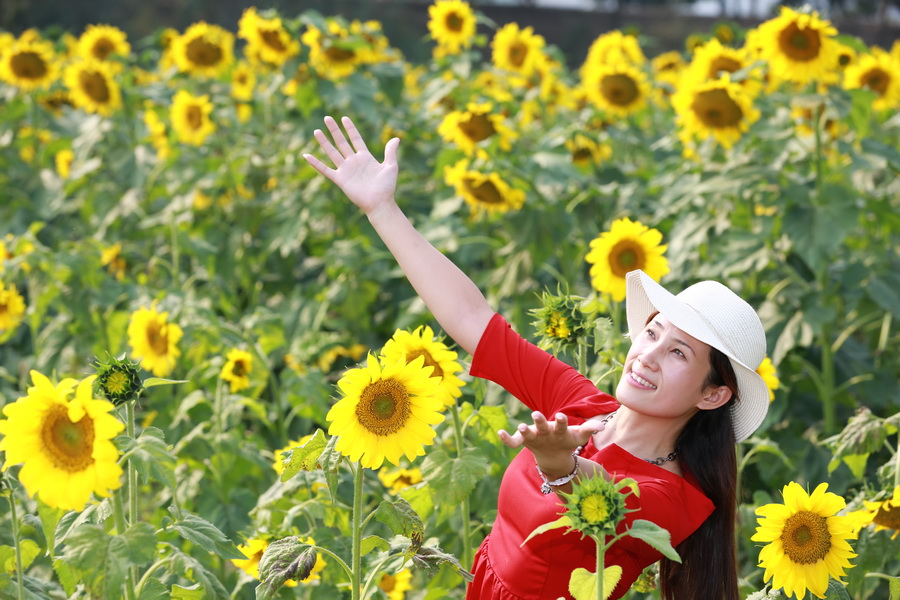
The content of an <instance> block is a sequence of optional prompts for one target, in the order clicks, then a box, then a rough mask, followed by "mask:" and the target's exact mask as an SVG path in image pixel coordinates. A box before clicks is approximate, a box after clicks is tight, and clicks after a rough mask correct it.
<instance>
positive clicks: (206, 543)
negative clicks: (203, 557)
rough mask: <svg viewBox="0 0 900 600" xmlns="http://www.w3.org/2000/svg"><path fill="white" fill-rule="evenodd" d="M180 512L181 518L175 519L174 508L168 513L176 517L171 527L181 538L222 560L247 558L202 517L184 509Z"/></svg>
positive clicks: (176, 512)
mask: <svg viewBox="0 0 900 600" xmlns="http://www.w3.org/2000/svg"><path fill="white" fill-rule="evenodd" d="M180 512H181V515H182V516H181V518H177V514H178V513H179V510H178V509H177V508H176V507H174V506H170V507H169V513H170V514H172V516H173V517H176V518H175V520H174V521H173V522H172V527H173V528H174V529H175V531H177V532H178V533H179V534H180V535H181V537H183V538H184V539H186V540H188V541H190V542H192V543H193V544H195V545H197V546H199V547H200V548H203V549H204V550H207V551H209V552H211V553H213V554H216V555H218V556H219V557H221V558H223V559H231V558H238V559H245V558H247V557H246V556H244V555H243V554H242V553H241V551H240V550H238V549H237V546H235V545H234V543H233V542H232V541H231V540H229V539H228V538H227V537H225V534H224V533H222V532H221V531H219V528H218V527H216V526H215V525H213V524H212V523H210V522H209V521H207V520H206V519H204V518H203V517H201V516H199V515H195V514H193V513H191V512H189V511H186V510H184V509H182V510H181V511H180Z"/></svg>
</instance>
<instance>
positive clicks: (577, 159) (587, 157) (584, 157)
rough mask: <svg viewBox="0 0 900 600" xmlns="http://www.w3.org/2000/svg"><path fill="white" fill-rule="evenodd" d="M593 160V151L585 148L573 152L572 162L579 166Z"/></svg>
mask: <svg viewBox="0 0 900 600" xmlns="http://www.w3.org/2000/svg"><path fill="white" fill-rule="evenodd" d="M592 158H593V154H591V149H590V148H586V147H584V146H582V147H580V148H577V149H576V150H575V151H574V152H572V162H574V163H575V164H578V165H583V164H587V163H589V162H590V161H591V159H592Z"/></svg>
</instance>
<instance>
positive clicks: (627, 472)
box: [466, 314, 714, 600]
mask: <svg viewBox="0 0 900 600" xmlns="http://www.w3.org/2000/svg"><path fill="white" fill-rule="evenodd" d="M470 373H471V374H472V375H474V376H476V377H482V378H484V379H489V380H491V381H493V382H495V383H498V384H500V385H501V386H503V387H504V388H505V389H506V390H507V391H508V392H510V393H511V394H513V395H514V396H515V397H517V398H518V399H519V400H521V401H522V402H524V403H525V404H526V405H527V406H528V407H529V408H531V409H532V410H539V411H541V412H542V413H543V414H544V415H546V416H547V417H548V418H550V419H552V418H553V415H555V414H556V413H558V412H561V413H564V414H565V415H567V416H568V417H569V422H570V423H571V424H573V425H577V424H580V423H583V422H584V421H585V420H586V419H587V418H589V417H593V416H596V415H600V414H606V413H610V412H612V411H614V410H616V409H617V408H618V407H619V404H618V402H616V399H615V398H613V397H612V396H610V395H609V394H604V393H603V392H600V391H599V390H597V388H596V387H595V386H594V385H593V384H592V383H591V381H590V380H589V379H587V378H585V377H583V376H582V375H581V374H579V373H578V372H577V371H576V370H575V369H574V368H572V367H571V366H569V365H567V364H565V363H563V362H561V361H560V360H558V359H556V358H555V357H553V356H551V355H550V354H548V353H547V352H545V351H543V350H541V349H540V348H538V347H537V346H535V345H534V344H532V343H530V342H528V341H526V340H524V339H523V338H522V337H521V336H519V335H518V334H517V333H516V332H514V331H513V330H512V328H511V327H510V326H509V324H508V323H507V322H506V320H504V319H503V317H501V316H500V315H498V314H495V315H494V317H493V318H492V319H491V321H490V323H489V324H488V327H487V329H486V330H485V332H484V335H483V336H482V338H481V340H480V341H479V342H478V347H477V348H476V350H475V354H474V356H473V358H472V366H471V369H470ZM582 456H583V457H584V458H587V459H590V460H593V461H595V462H597V463H600V464H601V465H603V467H604V469H606V471H607V472H609V473H613V474H614V476H615V477H616V479H617V480H618V479H621V478H623V477H630V478H632V479H634V480H636V481H637V482H638V487H639V488H640V492H641V495H640V498H637V497H635V496H634V495H631V496H629V497H628V499H627V506H628V508H631V509H640V510H637V511H635V512H630V513H628V515H627V516H626V517H625V520H624V521H623V523H622V524H621V525H620V531H621V530H622V529H624V528H625V527H627V526H629V525H630V524H631V522H632V521H634V520H635V519H646V520H649V521H653V522H654V523H656V524H657V525H659V526H661V527H664V528H665V529H667V530H668V531H669V533H670V534H671V539H672V545H673V546H677V545H678V544H679V543H681V542H682V541H683V540H684V539H685V538H686V537H687V536H689V535H690V534H691V533H693V532H694V531H695V530H696V529H697V527H699V526H700V525H701V524H702V523H703V521H704V520H706V518H707V517H708V516H709V515H710V514H711V513H712V511H713V509H714V506H713V504H712V502H711V501H710V500H709V499H708V498H707V497H706V496H705V495H704V494H703V493H702V492H701V491H700V490H699V489H698V487H696V482H692V478H691V477H690V476H689V475H688V476H687V478H682V477H679V476H678V475H676V474H674V473H672V472H671V471H667V470H665V469H663V468H662V467H659V466H656V465H653V464H650V463H648V462H647V461H645V460H642V459H640V458H637V457H635V456H633V455H631V454H629V453H628V452H626V451H625V450H624V449H622V448H621V447H619V446H617V445H615V444H610V445H609V446H606V447H604V448H600V449H597V448H596V447H595V446H594V445H593V443H592V442H588V444H587V446H586V447H585V449H584V452H583V453H582ZM534 465H535V461H534V456H533V455H532V454H531V451H529V450H528V449H526V448H523V449H522V450H521V451H520V452H519V454H518V455H517V456H516V457H515V458H514V459H513V461H512V462H511V463H510V465H509V467H508V468H507V470H506V473H505V474H504V475H503V481H502V482H501V484H500V495H499V498H498V502H497V520H496V521H495V522H494V526H493V528H492V529H491V533H490V534H489V535H488V536H487V537H486V538H485V539H484V541H483V542H482V544H481V547H480V548H479V549H478V553H477V554H476V556H475V561H474V565H473V567H472V571H473V574H474V576H475V580H474V581H473V582H472V583H470V584H469V587H468V590H467V592H466V599H467V600H487V599H501V600H544V599H549V600H556V599H557V598H567V599H569V598H572V596H571V595H570V594H569V576H570V575H571V573H572V571H573V570H574V569H576V568H578V567H582V568H584V569H587V570H588V571H591V572H594V571H596V545H595V543H594V541H593V540H592V539H591V538H589V537H587V536H585V537H584V538H582V537H581V534H580V533H578V532H572V533H565V531H566V530H565V528H560V529H554V530H551V531H548V532H546V533H543V534H541V535H538V536H536V537H534V538H533V539H531V540H529V541H528V543H527V544H525V545H524V546H523V545H522V542H523V541H524V540H525V538H526V537H528V535H529V534H530V533H531V532H532V531H534V529H535V528H537V527H538V526H540V525H543V524H545V523H548V522H550V521H555V520H556V519H557V518H558V517H559V514H560V513H561V512H562V510H563V509H562V503H561V501H560V499H559V498H558V497H557V495H556V494H547V495H544V494H542V493H541V492H540V489H539V488H540V485H541V479H540V477H539V475H538V472H537V470H536V469H535V467H534ZM660 558H662V555H661V554H660V553H659V552H657V551H656V550H654V549H653V548H652V547H651V546H650V545H648V544H647V543H645V542H642V541H640V540H638V539H636V538H631V537H626V538H624V539H622V540H621V541H619V542H618V543H616V544H615V545H614V546H613V547H612V548H610V549H609V551H607V554H606V565H607V566H609V565H619V566H621V567H622V579H621V580H620V581H619V584H618V585H617V586H616V589H615V590H614V592H613V595H612V596H611V598H613V599H616V598H621V597H622V596H623V595H624V594H625V592H627V591H628V589H629V588H630V587H631V584H632V583H634V581H635V579H637V577H638V576H639V575H640V574H641V572H642V571H643V570H644V568H645V567H647V566H649V565H651V564H653V563H655V562H656V561H658V560H659V559H660Z"/></svg>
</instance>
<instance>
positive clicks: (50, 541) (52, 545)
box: [38, 498, 68, 559]
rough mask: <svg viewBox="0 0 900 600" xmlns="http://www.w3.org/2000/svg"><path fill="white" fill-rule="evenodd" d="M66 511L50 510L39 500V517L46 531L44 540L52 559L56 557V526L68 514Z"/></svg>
mask: <svg viewBox="0 0 900 600" xmlns="http://www.w3.org/2000/svg"><path fill="white" fill-rule="evenodd" d="M66 512H68V511H65V510H62V509H59V508H50V507H49V506H47V505H46V504H44V503H43V502H42V501H41V500H40V498H38V516H39V517H40V519H41V527H42V528H43V530H44V539H45V540H46V541H47V552H48V553H49V554H50V558H51V559H52V558H54V557H55V555H56V526H57V525H59V520H60V519H62V518H63V516H64V515H65V514H66Z"/></svg>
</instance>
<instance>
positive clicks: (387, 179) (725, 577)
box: [304, 117, 768, 600]
mask: <svg viewBox="0 0 900 600" xmlns="http://www.w3.org/2000/svg"><path fill="white" fill-rule="evenodd" d="M342 123H343V126H344V128H345V129H346V131H347V135H346V136H345V135H344V133H343V131H342V130H341V127H340V126H339V125H338V124H337V122H336V121H335V120H334V119H332V118H331V117H326V118H325V125H326V127H327V129H328V131H329V132H330V133H331V138H332V139H333V140H334V141H333V143H332V142H331V141H330V140H329V138H328V136H326V135H325V134H324V133H323V132H322V131H320V130H316V131H315V133H314V135H315V137H316V140H317V141H318V142H319V145H320V147H321V149H322V151H323V152H324V153H325V155H326V156H327V157H328V158H329V159H330V160H331V162H332V163H333V164H334V166H335V168H334V169H332V168H330V167H328V166H326V165H325V164H324V163H322V162H321V161H320V160H318V159H317V158H315V157H313V156H311V155H304V156H305V158H306V160H307V161H308V162H309V163H310V164H311V165H312V166H313V167H314V168H315V169H316V170H317V171H319V172H320V173H322V174H323V175H324V176H325V177H327V178H328V179H330V180H331V181H332V182H334V183H335V184H336V185H338V187H340V188H341V190H343V192H344V193H345V194H346V195H347V197H348V198H350V200H351V201H352V202H353V203H354V204H355V205H356V206H357V207H359V208H360V209H361V210H362V211H363V212H364V213H365V214H366V216H367V217H368V219H369V222H370V223H371V224H372V226H373V227H374V228H375V231H376V232H377V233H378V235H379V236H380V237H381V239H382V240H383V241H384V243H385V244H386V245H387V247H388V249H389V250H390V251H391V253H392V254H393V255H394V257H395V258H396V260H397V262H398V264H399V265H400V267H401V268H402V269H403V272H404V273H405V274H406V276H407V278H408V279H409V281H410V283H411V284H412V285H413V287H414V288H415V290H416V292H417V293H418V294H419V296H420V297H421V298H422V300H423V301H424V302H425V304H426V305H427V306H428V308H429V309H430V310H431V312H432V314H433V315H434V318H435V319H436V320H437V322H438V323H439V324H440V325H441V327H442V328H443V329H444V331H445V332H446V333H447V334H448V335H449V336H450V337H451V338H452V339H453V340H454V341H455V342H456V343H457V344H458V345H459V346H460V347H461V348H463V349H464V350H466V351H467V352H469V353H470V354H472V356H473V358H472V366H471V369H470V373H471V374H472V375H475V376H478V377H483V378H486V379H490V380H492V381H495V382H497V383H499V384H500V385H502V386H503V387H504V388H505V389H506V390H508V391H509V392H510V393H512V394H513V395H514V396H516V397H517V398H519V399H520V400H521V401H522V402H524V403H525V404H526V405H527V406H529V407H530V408H531V409H532V410H533V411H534V412H533V413H532V418H533V423H532V424H530V425H528V424H524V423H523V424H520V425H519V426H518V428H517V429H516V431H515V432H514V433H513V434H510V433H508V432H506V431H501V432H499V435H500V439H501V440H502V441H503V443H505V444H506V445H508V446H510V447H513V448H517V447H522V446H524V449H523V450H522V451H521V452H520V453H519V454H518V455H517V456H516V458H515V459H514V460H513V461H512V463H511V464H510V466H509V468H508V469H507V471H506V473H505V474H504V477H503V482H502V483H501V486H500V495H499V499H498V514H497V520H496V522H495V523H494V526H493V528H492V530H491V533H490V535H488V536H487V537H486V538H485V540H484V542H483V543H482V545H481V547H480V548H479V550H478V554H477V556H476V558H475V564H474V566H473V573H474V575H475V580H474V581H473V582H472V583H471V584H470V585H469V588H468V590H467V595H466V597H467V598H468V599H470V600H473V599H481V598H484V599H487V598H501V599H504V600H526V599H527V600H531V599H534V600H538V599H542V598H550V599H555V598H559V597H566V598H569V597H570V596H569V593H568V581H569V576H570V574H571V572H572V570H573V569H575V568H578V567H582V568H586V569H588V570H591V571H593V570H594V568H595V565H594V560H595V549H594V543H593V541H592V540H591V539H590V538H588V537H585V538H582V537H581V536H580V535H579V534H577V533H570V534H566V533H564V532H563V530H559V529H557V530H553V531H549V532H546V533H544V534H542V535H540V536H537V537H535V538H534V539H532V540H529V542H528V543H527V544H524V545H523V541H524V540H525V538H526V537H527V536H528V535H529V534H530V533H531V532H532V531H533V530H534V529H535V528H536V527H537V526H539V525H543V524H545V523H547V522H550V521H553V520H555V519H556V518H557V515H558V513H559V511H560V502H559V500H558V498H557V495H556V494H553V493H551V492H552V491H556V492H568V491H571V489H572V481H573V480H577V479H578V478H580V477H594V476H605V477H610V478H616V479H619V478H622V477H631V478H632V479H635V480H636V481H637V482H638V486H639V489H640V497H637V496H635V495H632V496H629V498H628V506H629V508H632V509H636V510H635V511H634V512H631V513H629V514H628V515H627V517H626V519H625V521H624V522H623V524H622V525H621V527H627V526H628V525H629V524H630V523H631V522H632V521H633V520H634V519H637V518H640V519H646V520H650V521H653V522H654V523H656V524H658V525H660V526H661V527H663V528H665V529H666V530H668V531H669V532H670V535H671V541H672V545H673V546H675V547H676V549H677V550H678V552H679V554H680V556H681V557H682V564H678V563H674V562H672V561H669V560H667V559H663V557H662V555H661V554H659V553H658V552H657V551H655V550H654V549H653V548H651V547H650V546H649V545H648V544H646V543H644V542H642V541H640V540H637V539H634V538H630V537H625V538H623V539H622V540H621V541H619V542H617V543H616V544H615V545H614V546H613V547H612V548H611V549H610V550H609V552H608V553H607V556H606V564H607V565H612V564H617V565H620V566H621V567H622V569H623V575H622V578H621V580H620V582H619V584H618V585H617V586H616V588H615V589H614V590H613V594H612V596H611V597H612V598H621V597H622V596H623V595H624V594H625V593H626V592H627V591H628V589H629V587H630V586H631V584H632V583H633V582H634V581H635V579H636V578H637V577H638V576H639V575H640V573H641V572H642V570H643V569H644V568H645V567H647V566H649V565H651V564H653V563H654V562H656V561H658V560H660V559H662V562H661V565H660V579H661V583H662V592H663V597H664V598H666V599H667V600H675V599H677V600H688V599H690V600H737V598H738V589H737V565H736V551H735V540H734V527H735V506H736V498H735V495H736V491H735V490H736V478H737V475H736V474H737V467H736V459H735V443H736V442H740V441H742V440H743V439H745V438H746V437H747V436H749V435H750V434H751V433H752V432H753V431H754V430H755V429H756V428H757V427H758V426H759V424H760V423H761V422H762V420H763V418H764V417H765V414H766V410H767V407H768V391H767V389H766V386H765V383H763V380H762V378H761V377H760V376H759V375H757V374H756V372H755V370H756V368H757V367H758V366H759V364H760V363H761V362H762V360H763V358H764V356H765V351H766V342H765V333H764V331H763V327H762V324H761V323H760V320H759V317H758V316H757V315H756V312H755V311H754V310H753V309H752V308H751V307H750V305H748V304H747V303H746V302H744V301H743V300H741V299H740V298H738V297H737V296H736V295H735V294H734V293H733V292H732V291H731V290H729V289H728V288H727V287H725V286H724V285H722V284H719V283H716V282H712V281H704V282H700V283H698V284H695V285H693V286H691V287H689V288H687V289H686V290H684V291H683V292H681V293H680V294H678V295H677V296H674V295H672V294H671V293H669V292H667V291H666V290H665V289H663V288H662V287H661V286H660V285H659V284H657V283H656V282H654V281H653V280H652V279H650V278H649V277H648V276H646V275H645V274H644V273H642V272H640V271H633V272H631V273H629V274H628V276H627V300H626V310H627V317H628V330H629V334H630V336H631V339H632V345H631V348H630V350H629V352H628V355H627V357H626V360H625V364H624V368H623V374H622V379H621V380H620V382H619V384H618V386H617V388H616V397H615V398H613V397H612V396H609V395H607V394H604V393H602V392H600V391H598V390H597V388H596V387H594V385H593V384H592V383H591V382H590V381H589V380H588V379H586V378H585V377H583V376H581V375H580V374H578V373H577V372H576V371H575V369H573V368H572V367H570V366H568V365H565V364H564V363H562V362H560V361H559V360H557V359H556V358H554V357H552V356H550V355H549V354H547V353H546V352H544V351H543V350H540V349H538V348H537V347H536V346H534V345H533V344H531V343H529V342H527V341H525V340H524V339H522V338H521V337H520V336H519V335H518V334H516V333H515V332H514V331H513V330H512V329H511V328H510V327H509V325H508V324H507V323H506V321H504V319H503V317H501V316H500V315H499V314H496V313H495V312H494V311H493V309H491V307H490V306H489V305H488V303H487V301H486V300H485V298H484V296H483V295H482V293H481V292H480V291H479V290H478V288H477V287H476V286H475V285H474V283H473V282H472V281H471V280H470V279H469V278H468V277H467V276H466V275H465V274H464V273H463V272H462V271H460V270H459V268H457V267H456V266H455V265H454V264H453V263H452V262H451V261H450V260H449V259H447V258H446V257H445V256H444V255H443V254H441V253H440V252H439V251H438V250H437V249H435V248H434V247H433V246H432V245H431V244H429V243H428V242H427V241H426V240H425V239H424V238H423V237H422V236H421V235H420V234H419V233H418V232H417V231H416V230H415V228H414V227H413V226H412V224H411V223H410V222H409V220H408V219H407V218H406V217H405V215H404V214H403V213H402V211H401V210H400V208H399V207H398V206H397V204H396V202H395V200H394V191H395V189H396V182H397V170H398V166H397V147H398V145H399V140H398V139H396V138H395V139H392V140H390V141H389V142H388V143H387V145H386V147H385V157H384V162H383V163H379V162H378V161H377V160H376V159H375V158H374V157H373V156H372V154H371V153H370V152H369V151H368V149H367V148H366V144H365V142H364V141H363V139H362V137H361V136H360V134H359V132H358V131H357V130H356V127H355V126H354V125H353V123H352V121H351V120H350V119H349V118H347V117H344V118H343V120H342ZM548 416H549V417H551V418H552V420H550V419H548Z"/></svg>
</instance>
